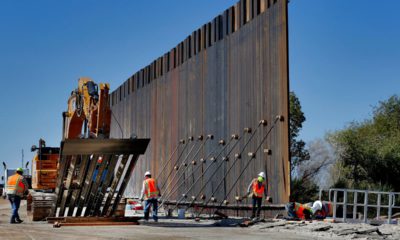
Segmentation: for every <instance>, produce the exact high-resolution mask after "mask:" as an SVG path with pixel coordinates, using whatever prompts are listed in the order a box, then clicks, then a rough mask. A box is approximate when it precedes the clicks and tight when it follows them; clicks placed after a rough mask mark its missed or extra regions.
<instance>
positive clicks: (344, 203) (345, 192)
mask: <svg viewBox="0 0 400 240" xmlns="http://www.w3.org/2000/svg"><path fill="white" fill-rule="evenodd" d="M346 218H347V189H345V190H344V191H343V222H346Z"/></svg>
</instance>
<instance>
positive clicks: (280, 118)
mask: <svg viewBox="0 0 400 240" xmlns="http://www.w3.org/2000/svg"><path fill="white" fill-rule="evenodd" d="M282 119H283V118H282V116H280V115H278V116H276V118H275V120H274V123H273V124H272V126H271V127H270V129H269V130H268V132H267V134H265V136H264V137H263V139H262V140H261V142H260V144H259V145H258V146H257V148H256V150H255V151H254V152H249V153H248V156H249V157H250V160H249V161H248V162H247V163H246V165H245V167H244V168H243V169H242V171H241V172H240V174H239V176H238V177H237V178H236V181H235V182H234V183H233V184H232V186H231V188H230V189H229V191H228V193H227V194H225V196H224V200H223V201H221V202H220V204H219V205H218V207H217V210H216V211H218V209H219V208H220V207H221V206H222V204H224V203H225V204H229V202H228V200H227V197H228V196H229V194H230V193H231V192H232V190H233V188H234V187H235V186H236V184H237V182H238V181H239V179H240V178H241V177H242V175H243V173H244V172H245V170H246V169H247V168H248V167H249V165H250V163H251V160H253V159H255V158H256V153H257V152H258V150H260V148H261V146H262V144H263V143H264V141H265V140H266V139H267V137H268V136H269V134H270V133H271V131H272V129H273V128H274V127H275V125H276V123H277V122H278V120H281V121H282ZM201 212H202V211H200V213H199V214H198V215H197V217H199V216H200V214H201Z"/></svg>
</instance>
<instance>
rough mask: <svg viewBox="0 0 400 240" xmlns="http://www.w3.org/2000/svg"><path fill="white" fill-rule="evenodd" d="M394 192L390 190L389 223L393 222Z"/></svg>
mask: <svg viewBox="0 0 400 240" xmlns="http://www.w3.org/2000/svg"><path fill="white" fill-rule="evenodd" d="M393 197H394V194H393V193H391V192H389V209H388V224H390V223H391V222H392V205H393Z"/></svg>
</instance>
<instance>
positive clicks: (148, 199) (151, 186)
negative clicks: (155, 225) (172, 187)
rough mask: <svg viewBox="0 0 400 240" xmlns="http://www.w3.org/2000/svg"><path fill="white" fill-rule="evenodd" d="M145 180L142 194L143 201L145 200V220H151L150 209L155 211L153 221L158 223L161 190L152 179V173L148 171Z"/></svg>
mask: <svg viewBox="0 0 400 240" xmlns="http://www.w3.org/2000/svg"><path fill="white" fill-rule="evenodd" d="M144 177H145V180H144V181H143V187H142V194H141V196H140V199H141V201H143V200H144V203H145V204H144V219H145V220H146V221H148V220H149V214H150V208H151V207H152V209H153V219H154V221H155V222H158V216H157V211H158V197H160V196H161V192H160V188H159V187H158V185H157V181H156V180H155V179H154V178H152V177H151V173H150V172H149V171H147V172H146V173H145V174H144Z"/></svg>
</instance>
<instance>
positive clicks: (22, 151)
mask: <svg viewBox="0 0 400 240" xmlns="http://www.w3.org/2000/svg"><path fill="white" fill-rule="evenodd" d="M21 153H22V166H21V167H22V168H24V149H22V150H21Z"/></svg>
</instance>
